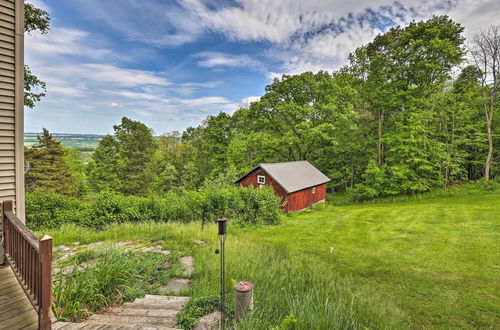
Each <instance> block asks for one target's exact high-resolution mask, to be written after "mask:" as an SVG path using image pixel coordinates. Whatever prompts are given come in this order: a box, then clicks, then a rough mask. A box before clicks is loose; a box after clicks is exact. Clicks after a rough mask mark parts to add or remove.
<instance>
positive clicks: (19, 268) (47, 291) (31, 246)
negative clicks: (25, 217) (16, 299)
mask: <svg viewBox="0 0 500 330" xmlns="http://www.w3.org/2000/svg"><path fill="white" fill-rule="evenodd" d="M13 206H14V205H13V202H12V201H5V202H3V210H2V212H3V235H4V246H5V260H6V261H7V263H8V264H9V265H10V267H11V268H12V270H13V271H14V274H15V275H16V277H17V280H18V281H19V284H20V285H21V287H22V288H23V290H24V292H25V293H26V296H27V297H28V299H29V300H30V301H31V304H32V305H33V307H34V308H35V310H36V311H37V313H38V324H39V329H40V330H46V329H50V327H51V319H50V306H51V286H52V280H51V277H52V269H51V267H52V265H51V264H52V238H51V237H50V236H44V237H42V238H41V239H39V238H38V237H36V236H35V234H33V232H31V230H29V229H28V227H26V225H25V224H24V223H23V222H22V221H21V220H20V219H19V218H18V217H16V215H15V214H14V208H13Z"/></svg>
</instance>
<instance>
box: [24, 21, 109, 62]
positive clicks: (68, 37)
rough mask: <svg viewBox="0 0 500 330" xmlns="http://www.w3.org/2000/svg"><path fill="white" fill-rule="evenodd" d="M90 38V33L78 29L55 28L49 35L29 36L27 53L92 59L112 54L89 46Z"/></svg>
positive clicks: (41, 55) (34, 34) (40, 55)
mask: <svg viewBox="0 0 500 330" xmlns="http://www.w3.org/2000/svg"><path fill="white" fill-rule="evenodd" d="M88 37H89V33H88V32H86V31H82V30H76V29H66V28H53V29H51V30H50V31H49V32H48V33H47V34H41V33H39V32H38V31H36V32H33V33H32V34H31V35H28V36H27V38H26V43H25V44H26V51H27V52H29V53H30V55H31V56H37V57H43V56H44V57H50V56H56V55H75V56H84V57H88V58H92V59H102V58H104V57H106V56H109V55H110V54H111V50H109V49H98V48H97V49H96V48H95V47H91V46H87V45H86V44H85V41H86V39H87V38H88Z"/></svg>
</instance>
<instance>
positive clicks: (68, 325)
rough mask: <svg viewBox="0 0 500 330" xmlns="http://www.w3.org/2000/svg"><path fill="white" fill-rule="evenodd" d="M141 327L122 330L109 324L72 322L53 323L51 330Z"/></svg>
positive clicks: (137, 329)
mask: <svg viewBox="0 0 500 330" xmlns="http://www.w3.org/2000/svg"><path fill="white" fill-rule="evenodd" d="M140 328H141V326H139V325H138V326H135V327H128V328H124V327H123V326H121V325H114V326H113V325H109V324H89V323H87V322H82V323H73V322H55V323H53V324H52V330H118V329H122V330H125V329H126V330H139V329H140Z"/></svg>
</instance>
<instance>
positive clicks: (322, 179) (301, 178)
mask: <svg viewBox="0 0 500 330" xmlns="http://www.w3.org/2000/svg"><path fill="white" fill-rule="evenodd" d="M258 168H261V169H262V170H264V172H266V173H267V174H269V176H270V177H272V178H273V179H274V180H275V181H276V182H277V183H278V184H279V185H280V186H282V187H283V189H285V190H286V192H287V193H289V194H290V193H293V192H295V191H299V190H302V189H306V188H309V187H314V186H317V185H320V184H323V183H327V182H329V181H330V179H329V178H328V177H327V176H326V175H324V174H323V173H321V172H320V171H319V170H318V169H317V168H316V167H314V166H312V165H311V163H309V162H308V161H307V160H300V161H293V162H284V163H265V164H260V165H258V166H257V167H255V168H254V169H253V170H251V171H250V172H249V173H247V174H246V175H244V176H243V177H242V178H241V179H243V178H244V177H246V176H247V175H248V174H250V173H252V172H253V171H255V170H256V169H258ZM241 179H239V180H238V181H237V182H239V181H241Z"/></svg>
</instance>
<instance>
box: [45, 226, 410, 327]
mask: <svg viewBox="0 0 500 330" xmlns="http://www.w3.org/2000/svg"><path fill="white" fill-rule="evenodd" d="M246 230H249V229H246ZM240 231H241V230H240V229H237V228H235V227H231V226H230V229H229V234H228V238H227V242H226V246H227V251H226V252H227V254H226V257H227V259H226V265H227V269H226V271H227V273H226V278H227V281H226V290H227V292H228V293H229V295H228V300H227V301H228V303H229V309H232V306H233V304H234V302H233V300H234V296H233V289H232V286H233V283H235V282H236V281H239V280H250V281H253V282H254V283H255V307H254V312H253V313H252V314H251V315H250V316H249V317H248V318H246V319H243V320H241V321H240V323H239V324H238V326H237V328H238V329H269V328H271V327H274V326H278V325H279V324H281V322H282V321H283V320H285V319H287V318H288V319H289V318H290V316H291V315H293V317H294V319H295V320H296V322H294V326H296V328H297V329H362V328H363V329H364V328H384V329H391V328H399V327H400V326H401V323H402V322H403V319H404V317H403V315H402V314H401V313H400V311H399V310H398V309H397V308H396V307H395V306H393V305H391V304H390V303H387V302H384V301H382V299H380V298H379V297H376V296H373V295H370V294H369V293H368V292H365V291H363V290H361V289H359V288H357V287H356V286H355V285H354V284H353V283H352V282H351V281H350V280H349V279H348V278H343V277H341V276H339V275H338V274H336V273H334V272H332V271H331V267H332V265H331V264H325V263H323V262H321V261H320V260H319V259H316V258H315V257H314V253H311V254H310V255H303V254H297V253H294V252H291V250H290V249H289V248H288V247H287V246H286V245H280V244H278V245H276V244H266V243H265V242H262V241H258V242H257V241H252V240H251V239H247V238H245V237H244V235H240V234H239V233H240ZM51 235H53V237H54V238H55V242H56V244H69V243H71V242H73V241H75V240H77V241H80V242H81V243H91V242H96V241H125V240H132V241H142V242H144V241H152V242H157V241H162V244H163V245H164V246H167V247H169V246H175V248H178V249H181V250H182V249H184V250H186V251H188V250H190V251H191V253H192V255H193V256H194V259H195V266H196V272H195V275H194V278H193V279H194V281H193V284H192V294H193V296H194V297H195V298H203V297H213V296H214V295H218V294H219V259H218V256H217V255H215V254H214V249H215V248H216V246H217V231H216V227H215V226H214V225H208V226H205V228H204V229H202V228H201V226H200V225H199V224H178V223H139V224H120V225H112V226H109V227H107V228H106V229H105V230H103V231H94V230H91V229H88V228H80V227H76V226H65V227H63V228H61V229H60V230H58V231H53V232H51ZM200 239H201V240H203V241H204V242H205V243H206V245H197V244H195V243H194V240H200ZM103 266H104V265H103ZM130 266H133V265H130ZM120 267H121V266H120V265H119V262H118V263H117V264H115V263H111V264H109V265H107V269H110V268H112V269H116V270H108V273H111V272H112V273H114V272H115V271H117V272H119V271H121V270H120V269H121V268H120ZM127 269H128V270H127V271H130V267H127ZM102 271H103V272H104V269H103V270H102ZM124 271H125V270H124ZM95 275H96V276H100V275H99V273H98V272H96V273H95ZM103 275H104V276H105V278H107V275H106V274H103ZM119 278H120V277H118V279H119ZM86 281H89V282H90V283H92V281H98V279H94V276H91V277H90V279H88V280H86ZM70 283H71V285H72V287H70V288H68V289H69V290H68V289H67V291H68V292H70V291H72V290H75V292H76V293H75V301H79V300H80V299H81V298H80V297H83V296H94V295H96V294H95V293H88V292H85V291H86V290H87V286H84V287H83V288H80V287H79V285H80V284H78V283H76V281H75V283H72V282H70ZM99 285H101V284H99ZM91 287H93V286H92V285H91ZM97 297H99V295H97ZM71 299H73V298H72V297H68V298H65V300H66V301H69V300H71ZM91 306H92V305H91Z"/></svg>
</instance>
